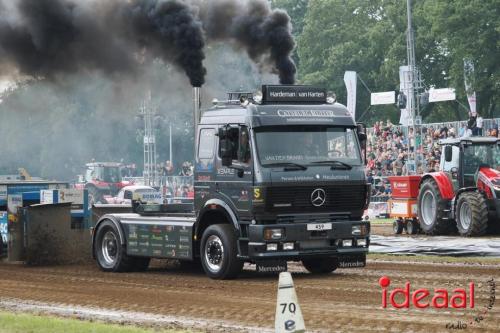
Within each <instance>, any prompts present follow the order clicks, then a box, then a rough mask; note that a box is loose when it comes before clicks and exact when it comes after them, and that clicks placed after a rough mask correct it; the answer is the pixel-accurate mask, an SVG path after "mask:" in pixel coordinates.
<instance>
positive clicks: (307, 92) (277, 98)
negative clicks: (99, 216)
mask: <svg viewBox="0 0 500 333" xmlns="http://www.w3.org/2000/svg"><path fill="white" fill-rule="evenodd" d="M262 94H263V102H264V103H266V102H267V103H269V102H272V103H326V97H327V94H326V90H325V89H324V88H317V87H311V86H286V85H276V86H272V85H267V86H266V85H264V86H262Z"/></svg>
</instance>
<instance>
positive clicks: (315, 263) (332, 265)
mask: <svg viewBox="0 0 500 333" xmlns="http://www.w3.org/2000/svg"><path fill="white" fill-rule="evenodd" d="M302 265H304V267H305V268H306V269H307V270H308V271H309V272H311V273H313V274H328V273H331V272H333V271H334V270H336V269H337V268H338V267H339V261H338V259H337V258H318V259H303V260H302Z"/></svg>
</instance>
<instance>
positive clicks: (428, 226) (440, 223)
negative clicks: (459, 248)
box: [418, 179, 453, 235]
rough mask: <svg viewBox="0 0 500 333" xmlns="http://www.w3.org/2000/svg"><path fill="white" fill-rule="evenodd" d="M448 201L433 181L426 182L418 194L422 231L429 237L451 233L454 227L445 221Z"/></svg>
mask: <svg viewBox="0 0 500 333" xmlns="http://www.w3.org/2000/svg"><path fill="white" fill-rule="evenodd" d="M445 210H446V200H444V199H443V198H442V197H441V192H440V191H439V188H438V186H437V184H436V182H435V181H434V180H433V179H428V180H426V181H424V183H423V184H422V187H421V188H420V192H419V194H418V220H419V223H420V229H422V231H423V232H424V233H426V234H428V235H445V234H448V233H451V231H452V227H453V225H452V224H451V222H450V221H449V220H447V219H445V217H446V216H445Z"/></svg>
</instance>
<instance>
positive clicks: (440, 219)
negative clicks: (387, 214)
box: [417, 137, 500, 236]
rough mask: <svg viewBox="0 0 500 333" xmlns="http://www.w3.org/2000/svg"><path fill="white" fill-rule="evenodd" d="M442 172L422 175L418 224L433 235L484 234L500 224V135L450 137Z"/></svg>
mask: <svg viewBox="0 0 500 333" xmlns="http://www.w3.org/2000/svg"><path fill="white" fill-rule="evenodd" d="M440 144H441V145H442V154H441V163H440V168H439V169H440V171H438V172H432V173H428V174H425V175H423V176H422V179H421V180H420V187H419V192H418V201H417V202H418V223H419V225H420V229H421V230H422V231H423V232H424V233H426V234H430V235H445V234H449V233H452V232H454V231H456V230H457V229H458V233H459V234H460V235H462V236H480V235H484V234H485V233H486V231H487V229H489V228H491V229H493V230H494V229H496V228H498V226H500V139H498V138H494V137H468V138H460V139H445V140H442V141H441V142H440Z"/></svg>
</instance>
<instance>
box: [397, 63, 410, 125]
mask: <svg viewBox="0 0 500 333" xmlns="http://www.w3.org/2000/svg"><path fill="white" fill-rule="evenodd" d="M409 72H410V68H409V67H408V66H399V90H400V91H402V92H403V93H404V94H405V95H406V98H408V91H409V90H410V81H411V80H410V75H409ZM406 105H408V103H407V104H406ZM399 123H400V124H401V125H403V126H408V124H409V111H408V109H407V108H405V109H401V116H400V117H399Z"/></svg>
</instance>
